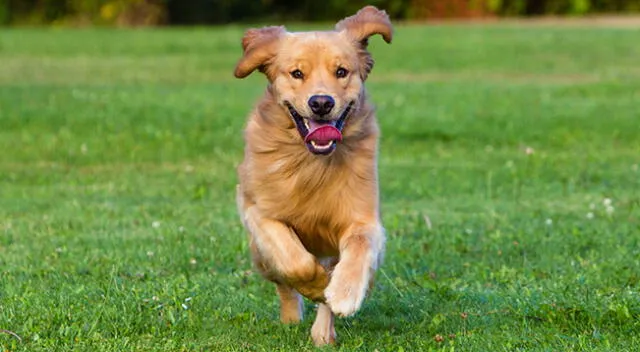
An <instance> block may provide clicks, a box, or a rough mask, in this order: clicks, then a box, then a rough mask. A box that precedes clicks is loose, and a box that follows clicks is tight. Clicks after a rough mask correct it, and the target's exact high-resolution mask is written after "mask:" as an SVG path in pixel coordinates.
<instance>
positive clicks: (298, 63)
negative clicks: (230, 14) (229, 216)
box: [235, 6, 393, 345]
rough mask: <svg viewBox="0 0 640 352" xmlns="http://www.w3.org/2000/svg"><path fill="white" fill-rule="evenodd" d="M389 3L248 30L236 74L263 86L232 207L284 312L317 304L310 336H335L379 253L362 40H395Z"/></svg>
mask: <svg viewBox="0 0 640 352" xmlns="http://www.w3.org/2000/svg"><path fill="white" fill-rule="evenodd" d="M392 32H393V28H392V26H391V23H390V21H389V16H387V14H386V12H384V11H380V10H378V9H376V8H375V7H373V6H367V7H364V8H363V9H361V10H360V11H358V13H356V14H355V15H353V16H351V17H348V18H345V19H343V20H342V21H340V22H338V23H337V24H336V26H335V30H332V31H326V32H300V33H290V32H287V30H286V29H285V28H284V27H265V28H261V29H249V30H248V31H247V32H246V33H245V35H244V38H243V39H242V48H243V51H244V53H243V56H242V58H241V59H240V60H239V62H238V64H237V66H236V69H235V76H236V77H238V78H244V77H246V76H248V75H249V74H251V73H252V72H253V71H255V70H259V71H260V72H262V73H264V74H265V75H266V77H267V79H268V85H267V89H266V92H265V93H264V96H263V97H262V99H261V101H260V102H259V103H258V104H257V106H256V108H255V109H254V110H253V112H252V113H251V114H250V115H249V119H248V123H247V126H246V129H245V143H246V147H245V154H244V160H243V162H242V164H241V165H240V166H239V167H238V175H239V183H240V184H239V185H238V189H237V192H238V193H237V202H238V209H239V213H240V216H241V219H242V223H243V224H244V226H245V228H246V229H247V231H248V233H249V246H250V250H251V254H252V259H253V262H254V265H255V267H256V268H257V270H258V271H259V272H260V273H261V274H262V275H263V276H264V277H265V278H266V279H268V280H270V281H272V282H274V283H275V284H276V288H277V293H278V295H279V297H280V319H281V321H282V322H284V323H294V322H299V321H300V320H301V319H302V297H301V296H304V297H307V298H309V299H311V300H313V301H315V302H317V303H318V312H317V316H316V319H315V322H314V323H313V327H312V329H311V336H312V339H313V342H314V343H315V344H316V345H324V344H331V343H334V342H335V339H336V334H335V329H334V315H338V316H343V317H346V316H350V315H352V314H354V313H355V312H356V311H357V310H358V309H359V308H360V306H361V305H362V301H363V299H364V298H365V295H366V294H367V291H368V289H369V287H370V285H371V282H372V279H373V275H374V272H375V271H376V269H377V267H378V265H379V264H380V262H381V260H382V256H383V252H384V243H385V234H384V228H383V227H382V223H381V220H380V214H379V207H378V176H377V148H378V134H379V133H378V126H377V122H376V118H375V115H374V110H373V108H372V106H371V105H370V104H369V102H368V100H367V95H366V92H365V87H364V82H365V80H366V79H367V76H368V75H369V73H370V72H371V69H372V68H373V59H372V58H371V55H370V53H369V52H368V51H367V44H368V39H369V37H370V36H372V35H374V34H380V35H382V38H383V39H384V40H385V41H386V42H387V43H390V42H391V37H392Z"/></svg>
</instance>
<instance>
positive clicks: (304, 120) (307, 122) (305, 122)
mask: <svg viewBox="0 0 640 352" xmlns="http://www.w3.org/2000/svg"><path fill="white" fill-rule="evenodd" d="M302 121H303V122H304V125H305V127H307V129H311V127H309V120H307V119H302Z"/></svg>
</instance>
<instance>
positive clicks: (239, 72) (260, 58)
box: [234, 26, 286, 78]
mask: <svg viewBox="0 0 640 352" xmlns="http://www.w3.org/2000/svg"><path fill="white" fill-rule="evenodd" d="M285 33H286V29H285V28H284V27H283V26H272V27H264V28H260V29H249V30H247V31H246V32H245V34H244V37H243V38H242V49H243V51H244V54H243V56H242V58H241V59H240V61H238V64H237V65H236V70H235V72H234V75H235V76H236V77H237V78H244V77H247V76H248V75H249V74H251V72H253V71H254V70H256V69H259V70H260V71H261V72H264V67H265V65H267V64H268V63H269V61H270V60H271V59H272V58H273V57H274V56H275V55H276V52H277V47H278V42H279V41H280V39H281V38H282V36H283V35H284V34H285Z"/></svg>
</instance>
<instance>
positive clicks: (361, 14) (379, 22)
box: [336, 6, 393, 47]
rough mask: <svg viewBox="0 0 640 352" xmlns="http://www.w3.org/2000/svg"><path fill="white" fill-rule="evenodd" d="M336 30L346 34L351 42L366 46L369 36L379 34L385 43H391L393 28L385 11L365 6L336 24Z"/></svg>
mask: <svg viewBox="0 0 640 352" xmlns="http://www.w3.org/2000/svg"><path fill="white" fill-rule="evenodd" d="M336 30H337V31H339V32H342V31H344V32H346V34H347V35H348V36H349V37H350V38H352V39H353V40H355V41H357V42H359V43H361V44H362V45H363V46H365V47H366V46H367V42H368V39H369V37H370V36H372V35H374V34H380V35H381V36H382V38H383V39H384V41H385V42H387V43H391V39H392V38H393V27H392V26H391V21H390V20H389V15H387V12H386V11H384V10H383V11H380V10H378V9H377V8H375V7H374V6H365V7H363V8H362V9H361V10H360V11H358V12H357V13H356V14H355V15H353V16H350V17H347V18H345V19H343V20H342V21H340V22H338V23H337V24H336Z"/></svg>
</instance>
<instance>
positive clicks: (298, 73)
mask: <svg viewBox="0 0 640 352" xmlns="http://www.w3.org/2000/svg"><path fill="white" fill-rule="evenodd" d="M291 77H293V78H295V79H303V78H304V74H303V73H302V71H300V70H293V71H291Z"/></svg>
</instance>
